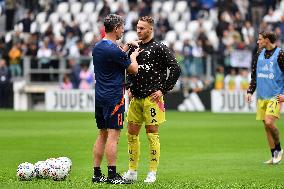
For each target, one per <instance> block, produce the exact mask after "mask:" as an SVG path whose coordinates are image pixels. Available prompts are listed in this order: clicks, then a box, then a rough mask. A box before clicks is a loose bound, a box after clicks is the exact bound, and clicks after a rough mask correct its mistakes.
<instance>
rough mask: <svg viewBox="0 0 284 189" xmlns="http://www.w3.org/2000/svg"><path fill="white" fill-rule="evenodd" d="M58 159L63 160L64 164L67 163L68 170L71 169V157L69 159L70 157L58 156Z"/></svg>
mask: <svg viewBox="0 0 284 189" xmlns="http://www.w3.org/2000/svg"><path fill="white" fill-rule="evenodd" d="M57 160H59V161H60V162H62V164H65V165H66V166H67V168H68V172H70V171H71V167H72V161H71V159H69V158H68V157H59V158H57Z"/></svg>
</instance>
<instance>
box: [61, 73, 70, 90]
mask: <svg viewBox="0 0 284 189" xmlns="http://www.w3.org/2000/svg"><path fill="white" fill-rule="evenodd" d="M60 88H61V89H72V88H73V85H72V83H71V80H70V77H69V75H68V74H65V75H64V77H63V82H62V83H61V85H60Z"/></svg>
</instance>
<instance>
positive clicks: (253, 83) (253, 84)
mask: <svg viewBox="0 0 284 189" xmlns="http://www.w3.org/2000/svg"><path fill="white" fill-rule="evenodd" d="M260 52H261V49H259V50H258V51H257V53H256V54H255V55H254V57H253V62H252V67H251V82H250V85H249V88H248V90H247V95H246V100H247V102H249V103H250V102H251V101H252V97H251V96H252V94H253V93H254V91H255V89H256V65H257V60H258V56H259V54H260Z"/></svg>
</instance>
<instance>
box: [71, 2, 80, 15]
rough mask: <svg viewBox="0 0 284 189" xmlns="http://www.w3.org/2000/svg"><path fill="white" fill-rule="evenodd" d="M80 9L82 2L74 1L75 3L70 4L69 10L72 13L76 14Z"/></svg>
mask: <svg viewBox="0 0 284 189" xmlns="http://www.w3.org/2000/svg"><path fill="white" fill-rule="evenodd" d="M81 9H82V3H81V2H75V3H72V4H71V7H70V12H71V13H72V14H73V15H76V14H78V13H79V12H80V11H81Z"/></svg>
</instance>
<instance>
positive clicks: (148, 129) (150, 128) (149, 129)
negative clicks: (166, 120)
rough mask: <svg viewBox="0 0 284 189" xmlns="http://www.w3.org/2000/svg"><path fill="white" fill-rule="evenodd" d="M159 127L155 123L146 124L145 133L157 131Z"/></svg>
mask: <svg viewBox="0 0 284 189" xmlns="http://www.w3.org/2000/svg"><path fill="white" fill-rule="evenodd" d="M158 132H159V127H158V126H157V125H147V126H146V133H158Z"/></svg>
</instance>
